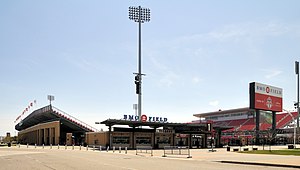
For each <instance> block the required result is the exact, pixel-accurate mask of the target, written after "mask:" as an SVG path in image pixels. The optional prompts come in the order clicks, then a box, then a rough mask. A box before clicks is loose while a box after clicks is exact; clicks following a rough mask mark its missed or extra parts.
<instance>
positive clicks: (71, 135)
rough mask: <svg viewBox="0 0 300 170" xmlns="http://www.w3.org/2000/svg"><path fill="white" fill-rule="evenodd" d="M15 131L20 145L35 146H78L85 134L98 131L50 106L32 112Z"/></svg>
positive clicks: (17, 125)
mask: <svg viewBox="0 0 300 170" xmlns="http://www.w3.org/2000/svg"><path fill="white" fill-rule="evenodd" d="M15 129H16V130H18V131H19V133H18V138H19V142H20V143H22V144H37V145H42V144H45V145H50V144H52V145H57V144H61V145H63V144H67V145H71V144H77V145H78V144H81V143H84V140H85V133H86V132H96V131H98V130H97V129H95V128H94V127H92V126H90V125H88V124H86V123H84V122H82V121H80V120H78V119H76V118H75V117H73V116H71V115H69V114H67V113H65V112H63V111H61V110H59V109H58V108H56V107H54V106H52V105H48V106H45V107H43V108H40V109H37V110H35V111H33V112H32V113H31V114H29V115H28V116H27V117H26V118H24V119H23V120H21V121H20V122H19V123H18V124H16V125H15Z"/></svg>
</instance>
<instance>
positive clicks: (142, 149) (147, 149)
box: [135, 146, 153, 156]
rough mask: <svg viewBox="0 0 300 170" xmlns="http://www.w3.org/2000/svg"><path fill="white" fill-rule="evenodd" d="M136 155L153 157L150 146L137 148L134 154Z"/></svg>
mask: <svg viewBox="0 0 300 170" xmlns="http://www.w3.org/2000/svg"><path fill="white" fill-rule="evenodd" d="M138 153H143V154H150V155H151V156H153V149H152V147H151V146H137V147H136V152H135V154H136V155H138Z"/></svg>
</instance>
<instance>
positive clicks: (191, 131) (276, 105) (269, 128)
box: [15, 82, 299, 148]
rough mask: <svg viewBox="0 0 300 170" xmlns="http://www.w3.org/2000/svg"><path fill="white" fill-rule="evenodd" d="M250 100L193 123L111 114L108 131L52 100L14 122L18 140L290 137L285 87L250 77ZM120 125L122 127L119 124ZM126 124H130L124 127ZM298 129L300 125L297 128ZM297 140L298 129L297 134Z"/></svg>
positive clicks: (206, 142) (209, 141) (118, 143)
mask: <svg viewBox="0 0 300 170" xmlns="http://www.w3.org/2000/svg"><path fill="white" fill-rule="evenodd" d="M249 92H250V106H249V107H245V108H237V109H231V110H219V111H215V112H208V113H200V114H194V116H195V117H198V120H196V121H192V122H190V123H170V122H168V121H167V118H161V117H150V116H147V115H142V116H141V119H139V117H136V116H134V115H124V116H123V118H122V119H107V120H105V121H102V122H96V123H98V124H100V123H101V124H105V125H106V126H107V127H108V131H98V130H97V129H95V128H93V127H91V126H89V125H87V124H86V123H84V122H82V121H80V120H78V119H76V118H74V117H72V116H71V115H69V114H67V113H65V112H63V111H61V110H59V109H57V108H55V107H53V106H52V105H49V106H46V107H43V108H41V109H38V110H35V111H34V112H32V113H31V114H30V115H28V116H27V117H26V118H25V119H24V120H22V121H21V122H20V123H18V124H17V125H16V126H15V129H16V130H18V131H19V142H20V143H23V144H26V143H29V144H37V145H42V144H45V145H51V144H52V145H57V144H62V145H65V144H66V145H84V144H85V145H99V146H104V147H108V146H109V147H110V148H111V147H127V148H136V147H138V146H149V147H152V148H163V147H164V146H189V147H190V148H206V147H208V146H212V145H214V146H215V147H222V146H223V145H249V144H264V143H266V142H269V143H273V144H275V143H282V144H285V143H291V141H292V137H291V128H289V126H290V124H291V123H292V122H293V118H292V117H294V118H297V117H298V113H297V112H292V113H291V115H292V117H291V115H290V114H288V113H282V112H281V111H282V89H281V88H277V87H273V86H269V85H264V84H261V83H256V82H253V83H250V90H249ZM120 126H121V127H120ZM124 126H127V127H124ZM297 131H299V129H298V130H297ZM295 138H297V143H298V141H299V135H297V134H296V136H295Z"/></svg>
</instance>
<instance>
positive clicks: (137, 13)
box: [129, 6, 150, 120]
mask: <svg viewBox="0 0 300 170" xmlns="http://www.w3.org/2000/svg"><path fill="white" fill-rule="evenodd" d="M129 19H130V20H133V21H134V22H137V23H138V24H139V42H138V46H139V47H138V73H135V85H136V94H137V95H138V116H139V120H141V115H142V75H143V74H142V51H141V48H142V45H141V39H142V36H141V32H142V30H141V29H142V28H141V26H142V23H144V22H149V21H150V9H148V8H142V7H141V6H138V7H132V6H131V7H129Z"/></svg>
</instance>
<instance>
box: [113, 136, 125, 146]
mask: <svg viewBox="0 0 300 170" xmlns="http://www.w3.org/2000/svg"><path fill="white" fill-rule="evenodd" d="M112 142H113V144H129V137H128V136H114V137H113V141H112Z"/></svg>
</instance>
